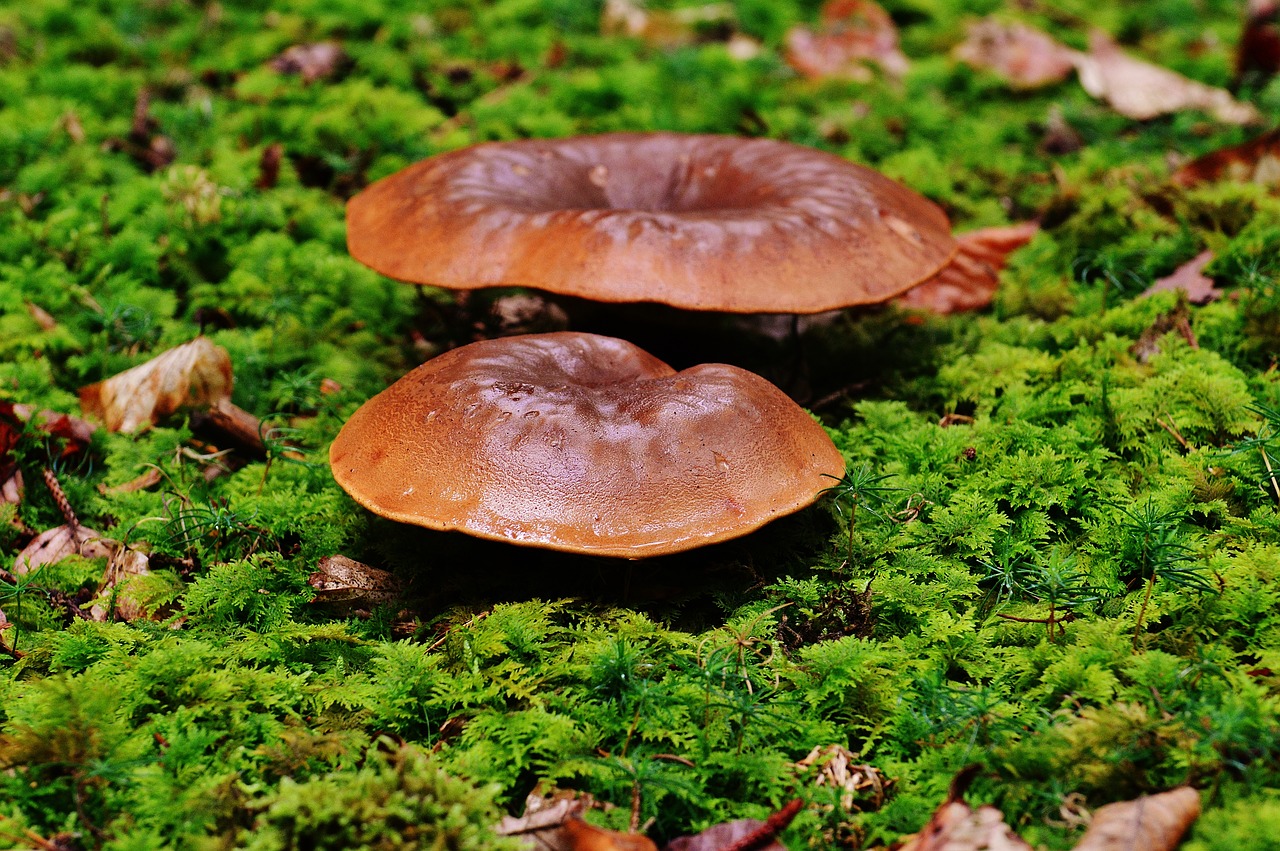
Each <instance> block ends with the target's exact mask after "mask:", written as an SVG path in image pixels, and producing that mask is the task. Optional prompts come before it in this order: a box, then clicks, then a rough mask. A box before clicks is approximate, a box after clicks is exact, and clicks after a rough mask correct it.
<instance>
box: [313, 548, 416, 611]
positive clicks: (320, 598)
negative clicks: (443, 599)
mask: <svg viewBox="0 0 1280 851" xmlns="http://www.w3.org/2000/svg"><path fill="white" fill-rule="evenodd" d="M307 584H308V585H310V586H311V587H312V588H314V589H315V592H316V596H315V602H317V603H340V604H343V605H345V606H373V605H377V604H379V603H387V602H390V601H392V600H395V599H396V598H397V597H398V596H399V595H400V592H401V591H402V590H403V587H402V585H401V583H400V580H398V579H396V578H395V576H394V575H392V574H390V573H388V572H387V571H385V570H379V569H377V568H376V567H370V566H369V565H367V564H363V563H362V562H358V561H356V560H355V559H352V558H347V557H346V556H344V555H331V556H325V557H324V558H322V559H320V561H319V562H318V563H317V564H316V572H315V573H313V574H311V575H310V576H309V577H307Z"/></svg>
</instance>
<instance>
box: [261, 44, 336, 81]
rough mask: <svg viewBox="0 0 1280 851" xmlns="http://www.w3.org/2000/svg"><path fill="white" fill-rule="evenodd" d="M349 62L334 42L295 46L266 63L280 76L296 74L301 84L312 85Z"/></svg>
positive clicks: (331, 74) (330, 75)
mask: <svg viewBox="0 0 1280 851" xmlns="http://www.w3.org/2000/svg"><path fill="white" fill-rule="evenodd" d="M349 61H350V59H349V57H348V56H347V52H346V51H345V50H343V49H342V45H340V44H338V43H337V42H336V41H320V42H316V43H314V44H295V45H294V46H293V47H290V48H289V49H287V50H286V51H285V52H284V53H281V54H280V55H279V56H277V57H276V58H275V59H272V60H271V61H270V62H269V63H267V64H268V65H269V66H270V68H271V70H273V71H277V72H279V73H281V74H297V75H299V76H301V77H302V80H303V82H306V83H314V82H315V81H316V80H323V79H326V78H328V77H332V76H334V75H335V74H337V73H338V72H339V71H341V70H342V68H343V67H344V66H345V65H346V64H347V63H348V62H349Z"/></svg>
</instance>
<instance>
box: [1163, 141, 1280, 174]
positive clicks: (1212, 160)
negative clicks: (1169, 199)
mask: <svg viewBox="0 0 1280 851" xmlns="http://www.w3.org/2000/svg"><path fill="white" fill-rule="evenodd" d="M1170 179H1171V180H1172V181H1173V182H1174V183H1176V184H1177V185H1179V186H1188V187H1189V186H1195V185H1196V184H1198V183H1207V182H1211V181H1215V180H1237V181H1240V182H1241V183H1260V184H1263V185H1264V186H1280V129H1277V130H1271V131H1269V132H1267V133H1263V134H1262V135H1261V136H1259V137H1258V138H1256V139H1252V140H1250V141H1248V142H1245V143H1244V144H1242V145H1233V146H1232V147H1230V148H1222V149H1220V150H1217V151H1213V152H1211V153H1208V154H1205V155H1204V156H1202V157H1197V158H1196V159H1194V160H1192V161H1191V162H1189V163H1187V164H1186V165H1184V166H1182V168H1180V169H1178V170H1177V171H1175V172H1174V173H1173V177H1172V178H1170Z"/></svg>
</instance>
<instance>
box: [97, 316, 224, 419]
mask: <svg viewBox="0 0 1280 851" xmlns="http://www.w3.org/2000/svg"><path fill="white" fill-rule="evenodd" d="M231 380H232V379H231V356H230V355H228V354H227V350H226V349H224V348H222V347H221V346H216V345H214V344H213V343H211V342H210V341H209V339H208V338H207V337H196V338H195V339H194V340H192V341H191V342H189V343H184V344H182V345H181V346H178V347H177V348H173V349H169V350H168V351H166V352H162V353H161V354H159V355H157V356H156V357H154V358H152V359H151V360H149V361H147V362H146V363H144V364H142V365H140V366H135V367H134V368H133V369H129V370H126V371H124V372H122V373H120V374H119V375H115V376H112V377H111V378H108V379H107V380H106V381H100V382H98V383H97V384H90V385H89V386H88V387H82V388H80V407H81V408H82V409H83V410H84V412H85V413H86V414H89V415H92V416H96V417H98V418H99V419H101V420H102V421H103V422H104V423H106V426H107V428H108V429H110V430H111V431H123V432H126V433H127V432H134V431H137V430H139V429H141V428H146V427H149V426H152V425H155V424H156V423H157V422H159V421H160V420H161V419H162V418H164V417H167V416H169V415H170V414H173V413H174V412H176V411H178V410H179V409H182V408H191V407H208V406H210V405H212V404H214V403H215V402H218V401H220V400H228V399H230V398H231Z"/></svg>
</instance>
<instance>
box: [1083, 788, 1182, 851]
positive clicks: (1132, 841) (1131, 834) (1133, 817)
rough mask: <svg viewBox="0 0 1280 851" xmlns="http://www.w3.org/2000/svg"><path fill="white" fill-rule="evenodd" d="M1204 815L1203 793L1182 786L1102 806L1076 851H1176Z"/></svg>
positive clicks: (1095, 814)
mask: <svg viewBox="0 0 1280 851" xmlns="http://www.w3.org/2000/svg"><path fill="white" fill-rule="evenodd" d="M1199 816H1200V793H1198V792H1197V791H1196V790H1195V789H1192V788H1191V787H1190V786H1180V787H1178V788H1177V789H1174V790H1172V791H1169V792H1161V793H1160V794H1158V795H1146V796H1143V797H1141V798H1138V799H1137V800H1136V801H1121V802H1119V803H1115V804H1107V805H1106V806H1105V807H1100V808H1099V809H1098V810H1096V811H1095V812H1094V814H1093V820H1092V821H1091V822H1090V824H1089V829H1088V830H1087V831H1085V834H1084V838H1083V839H1081V840H1080V844H1079V845H1077V846H1076V847H1075V851H1173V849H1175V848H1177V847H1178V842H1179V840H1181V839H1182V835H1183V834H1184V833H1186V832H1187V829H1188V828H1189V827H1191V825H1192V823H1193V822H1195V820H1196V819H1197V818H1199Z"/></svg>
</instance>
